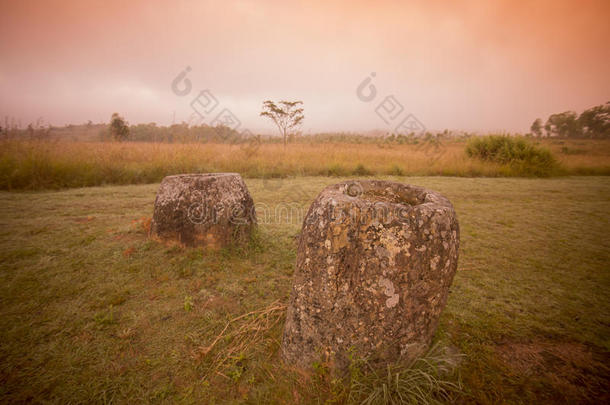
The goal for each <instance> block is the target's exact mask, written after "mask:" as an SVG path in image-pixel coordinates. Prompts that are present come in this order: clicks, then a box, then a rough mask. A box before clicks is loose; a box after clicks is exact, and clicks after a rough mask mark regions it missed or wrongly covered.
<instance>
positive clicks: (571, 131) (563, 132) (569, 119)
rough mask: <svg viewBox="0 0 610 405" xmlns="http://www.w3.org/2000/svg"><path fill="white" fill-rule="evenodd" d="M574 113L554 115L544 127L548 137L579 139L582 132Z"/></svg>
mask: <svg viewBox="0 0 610 405" xmlns="http://www.w3.org/2000/svg"><path fill="white" fill-rule="evenodd" d="M577 117H578V116H577V115H576V113H575V112H574V111H565V112H562V113H559V114H552V115H550V116H549V119H548V120H547V121H546V124H545V125H544V129H546V132H547V135H548V136H553V135H556V136H559V137H562V138H578V137H579V136H580V135H581V133H582V131H581V127H580V125H579V123H578V119H577Z"/></svg>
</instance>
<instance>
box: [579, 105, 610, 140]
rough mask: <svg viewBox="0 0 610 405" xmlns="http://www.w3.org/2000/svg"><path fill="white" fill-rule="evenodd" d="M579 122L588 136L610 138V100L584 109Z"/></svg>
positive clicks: (584, 133)
mask: <svg viewBox="0 0 610 405" xmlns="http://www.w3.org/2000/svg"><path fill="white" fill-rule="evenodd" d="M578 123H579V124H580V127H581V128H582V133H583V135H584V136H586V137H588V138H610V101H609V102H607V103H606V104H605V105H598V106H595V107H592V108H589V109H588V110H585V111H583V113H582V114H580V117H578Z"/></svg>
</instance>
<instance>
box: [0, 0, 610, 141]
mask: <svg viewBox="0 0 610 405" xmlns="http://www.w3.org/2000/svg"><path fill="white" fill-rule="evenodd" d="M0 4H1V6H0V8H1V10H0V34H1V36H0V38H1V39H0V55H1V56H0V114H1V115H2V117H4V116H14V117H15V118H16V119H19V120H21V122H22V124H23V125H27V123H29V122H32V121H35V120H36V119H37V118H39V117H42V118H43V120H44V122H45V123H52V124H55V125H63V124H65V123H83V122H86V121H87V120H92V121H93V122H102V121H105V122H107V121H108V120H109V118H110V115H111V114H112V113H113V112H115V111H118V112H119V113H121V114H122V115H124V116H125V118H126V119H127V120H128V121H129V122H130V123H139V122H152V121H154V122H157V123H161V124H168V123H171V122H172V120H174V119H175V121H177V122H179V121H183V120H184V121H188V120H189V117H190V116H191V114H192V110H191V106H190V103H191V101H192V100H193V98H195V97H196V96H197V95H198V93H199V92H200V91H201V90H204V89H209V90H210V92H211V93H212V94H213V95H214V96H215V97H216V99H217V100H218V103H219V104H218V108H217V109H216V110H215V111H213V112H214V113H215V112H218V111H220V109H222V108H228V109H229V110H231V111H232V112H233V113H234V114H235V116H236V117H237V118H238V119H239V120H240V121H241V122H242V125H241V127H240V129H243V128H249V129H251V130H252V131H272V130H273V129H274V128H273V127H272V126H271V124H269V123H267V122H266V121H265V120H264V119H263V118H261V117H259V115H258V114H259V112H260V108H261V104H262V101H263V100H266V99H274V100H275V99H289V100H294V99H300V100H303V101H304V103H305V117H306V118H305V122H304V125H303V130H304V132H306V133H307V132H317V131H325V130H328V131H338V130H339V131H340V130H352V131H353V130H370V129H382V130H387V129H388V128H387V126H386V124H385V123H384V122H383V120H382V119H381V118H380V117H379V116H378V115H377V114H376V112H375V109H376V107H377V106H378V105H379V103H380V102H382V101H383V99H384V98H385V97H386V96H390V95H393V96H394V97H395V98H396V100H397V101H398V102H400V103H401V104H402V105H403V106H404V113H405V114H407V113H411V114H413V115H414V116H416V117H417V118H418V119H419V120H420V121H421V122H422V123H423V124H424V125H425V126H426V127H427V128H428V129H432V130H442V129H445V128H449V129H456V130H468V131H481V132H483V131H511V132H516V131H522V132H523V131H527V130H529V126H530V124H531V122H532V121H533V120H534V119H535V118H536V117H542V118H543V119H546V117H547V116H548V115H549V114H551V113H554V112H560V111H564V110H576V111H577V112H580V111H582V110H583V109H585V108H588V107H590V106H593V105H597V104H602V103H605V102H606V101H610V45H609V43H610V41H609V40H610V24H609V23H608V21H610V1H608V0H600V1H586V0H585V1H562V0H553V1H551V0H540V1H508V0H501V1H492V0H488V1H483V0H481V1H471V0H464V1H461V0H454V1H449V0H447V1H435V0H421V1H354V0H351V1H335V2H333V1H274V0H266V1H245V0H224V1H194V0H183V1H175V0H174V1H154V0H147V1H114V0H112V1H109V0H104V1H86V0H75V1H53V0H44V1H43V0H40V1H23V0H20V1H7V0H2V1H1V3H0ZM187 66H189V67H191V69H192V70H191V71H190V73H189V74H188V76H187V77H188V79H189V80H190V81H191V84H192V90H191V92H190V93H189V94H188V95H185V96H178V95H176V94H174V92H172V90H171V82H172V80H173V79H174V78H175V77H176V76H177V75H178V74H179V73H180V72H181V71H182V70H183V69H185V68H186V67H187ZM371 72H375V74H376V76H375V78H374V79H373V80H372V84H373V85H374V86H375V88H376V89H377V95H376V98H375V99H373V100H372V101H370V102H364V101H362V100H360V99H359V98H358V97H357V96H356V88H357V87H358V85H359V84H360V83H361V82H362V81H363V80H364V79H365V78H367V77H368V76H369V75H370V74H371ZM174 117H175V118H174ZM212 118H213V117H212V116H211V117H209V118H208V117H206V120H209V121H211V119H212ZM2 120H4V118H2ZM209 121H208V123H209ZM204 122H206V121H205V120H204Z"/></svg>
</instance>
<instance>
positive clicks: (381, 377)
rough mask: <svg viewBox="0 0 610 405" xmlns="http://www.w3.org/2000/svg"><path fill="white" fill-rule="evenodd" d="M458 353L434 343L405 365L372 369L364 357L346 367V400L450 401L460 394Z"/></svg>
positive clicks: (381, 404) (366, 404)
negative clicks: (347, 381)
mask: <svg viewBox="0 0 610 405" xmlns="http://www.w3.org/2000/svg"><path fill="white" fill-rule="evenodd" d="M461 358H462V355H460V354H456V353H451V352H450V351H449V350H448V349H447V348H446V347H443V346H441V345H440V344H438V343H437V344H435V345H433V346H432V348H431V349H430V350H429V351H428V353H427V354H425V355H424V356H422V357H419V358H417V359H416V360H414V361H413V362H412V363H411V364H409V365H407V366H404V365H403V366H400V365H393V366H390V365H388V366H386V368H385V369H382V370H379V369H375V368H374V367H372V366H371V365H370V363H368V362H367V361H366V360H358V361H353V362H352V365H351V366H350V390H349V396H348V400H347V403H348V404H363V405H389V404H423V405H425V404H443V403H452V402H454V401H455V399H456V397H457V396H458V395H460V394H461V393H462V386H461V383H460V381H459V377H458V376H457V373H456V370H457V366H458V364H459V362H460V360H461Z"/></svg>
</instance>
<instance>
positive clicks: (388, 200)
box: [281, 180, 459, 370]
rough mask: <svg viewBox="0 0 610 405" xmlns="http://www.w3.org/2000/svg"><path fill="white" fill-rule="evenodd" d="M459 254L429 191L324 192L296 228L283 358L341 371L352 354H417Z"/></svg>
mask: <svg viewBox="0 0 610 405" xmlns="http://www.w3.org/2000/svg"><path fill="white" fill-rule="evenodd" d="M458 247H459V226H458V221H457V218H456V215H455V211H454V209H453V206H452V205H451V203H450V202H449V200H447V199H446V198H445V197H443V196H442V195H440V194H438V193H436V192H433V191H430V190H427V189H424V188H421V187H415V186H410V185H405V184H400V183H394V182H387V181H376V180H363V181H351V182H346V183H340V184H336V185H332V186H329V187H327V188H326V189H324V191H322V192H321V193H320V195H318V197H317V198H316V200H315V201H314V202H313V204H312V205H311V207H310V208H309V211H308V213H307V215H306V217H305V220H304V223H303V229H302V232H301V236H300V240H299V247H298V254H297V262H296V270H295V275H294V281H293V290H292V295H291V299H290V304H289V306H288V312H287V319H286V325H285V329H284V336H283V342H282V348H281V351H282V355H283V357H284V359H285V360H286V361H288V362H289V363H292V364H296V365H298V366H301V367H308V366H311V364H312V363H313V362H314V361H320V360H321V361H329V362H330V364H331V365H333V367H334V368H335V370H341V369H343V368H344V367H345V366H346V365H347V356H348V354H349V351H350V350H355V352H356V353H357V355H359V356H366V357H369V358H371V359H373V360H376V361H380V362H393V361H398V360H405V361H409V360H411V359H413V358H414V357H416V356H418V355H420V354H422V352H423V351H425V350H426V349H427V348H428V346H429V345H430V343H431V339H432V337H433V335H434V332H435V330H436V328H437V325H438V320H439V316H440V313H441V310H442V309H443V307H444V305H445V303H446V301H447V295H448V292H449V286H450V284H451V281H452V279H453V276H454V274H455V271H456V268H457V260H458Z"/></svg>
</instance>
